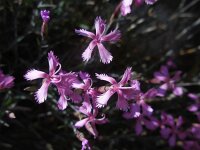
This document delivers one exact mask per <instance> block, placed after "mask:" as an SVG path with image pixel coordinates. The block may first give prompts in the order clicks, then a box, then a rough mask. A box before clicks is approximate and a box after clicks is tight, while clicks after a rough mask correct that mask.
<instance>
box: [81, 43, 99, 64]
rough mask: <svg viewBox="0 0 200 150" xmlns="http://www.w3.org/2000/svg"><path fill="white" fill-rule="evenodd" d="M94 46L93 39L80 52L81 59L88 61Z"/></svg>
mask: <svg viewBox="0 0 200 150" xmlns="http://www.w3.org/2000/svg"><path fill="white" fill-rule="evenodd" d="M95 46H96V42H95V41H92V42H90V44H89V46H88V47H87V48H86V49H85V51H84V52H83V54H82V58H83V61H88V60H89V59H90V58H91V55H92V52H93V49H94V47H95Z"/></svg>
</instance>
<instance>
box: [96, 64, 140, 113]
mask: <svg viewBox="0 0 200 150" xmlns="http://www.w3.org/2000/svg"><path fill="white" fill-rule="evenodd" d="M96 77H97V78H98V79H100V80H104V81H107V82H109V83H110V84H111V85H110V86H109V89H108V90H107V91H106V92H105V93H103V94H101V95H100V96H98V97H97V107H104V106H105V105H106V104H107V102H108V100H109V99H110V97H111V96H112V95H113V94H115V93H117V95H118V100H117V104H116V107H117V108H119V109H122V110H127V109H128V107H129V106H128V101H127V100H128V99H130V98H132V97H133V95H134V93H135V92H136V90H135V87H132V86H129V87H126V86H125V85H126V84H127V83H128V81H129V80H130V78H131V68H127V69H126V71H125V72H124V75H123V77H122V79H121V81H120V82H119V83H117V81H116V80H115V79H114V78H112V77H109V76H108V75H106V74H96Z"/></svg>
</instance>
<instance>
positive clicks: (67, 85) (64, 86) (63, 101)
mask: <svg viewBox="0 0 200 150" xmlns="http://www.w3.org/2000/svg"><path fill="white" fill-rule="evenodd" d="M59 76H60V82H57V83H54V84H55V86H56V87H57V90H58V93H59V95H60V98H59V100H58V108H59V109H61V110H64V109H65V108H66V107H67V106H68V101H69V100H70V99H71V100H72V101H73V102H74V103H79V102H81V100H82V98H81V96H80V94H79V93H78V92H76V91H73V90H72V84H73V83H74V82H76V81H77V75H76V74H75V73H73V72H70V73H63V72H60V73H59Z"/></svg>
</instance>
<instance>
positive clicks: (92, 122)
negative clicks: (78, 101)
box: [75, 104, 108, 137]
mask: <svg viewBox="0 0 200 150" xmlns="http://www.w3.org/2000/svg"><path fill="white" fill-rule="evenodd" d="M89 110H90V111H89ZM79 111H80V112H81V113H83V114H85V115H86V116H87V117H86V118H84V119H82V120H80V121H78V122H76V124H75V127H76V128H81V127H83V126H85V128H86V129H87V130H88V132H89V133H91V134H92V135H93V136H94V137H97V136H98V132H97V130H96V124H105V123H107V122H108V120H107V119H106V118H105V116H103V117H102V118H99V119H97V118H96V117H97V115H98V109H97V108H96V107H94V108H93V109H91V106H89V105H85V104H83V105H82V106H81V107H80V108H79Z"/></svg>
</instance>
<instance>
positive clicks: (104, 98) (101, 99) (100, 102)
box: [97, 90, 115, 108]
mask: <svg viewBox="0 0 200 150" xmlns="http://www.w3.org/2000/svg"><path fill="white" fill-rule="evenodd" d="M114 93H115V92H113V91H111V90H108V91H107V92H105V93H103V94H101V95H99V96H98V97H97V107H99V108H100V107H104V106H105V105H106V104H107V102H108V100H109V98H110V97H111V96H112V95H113V94H114Z"/></svg>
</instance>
